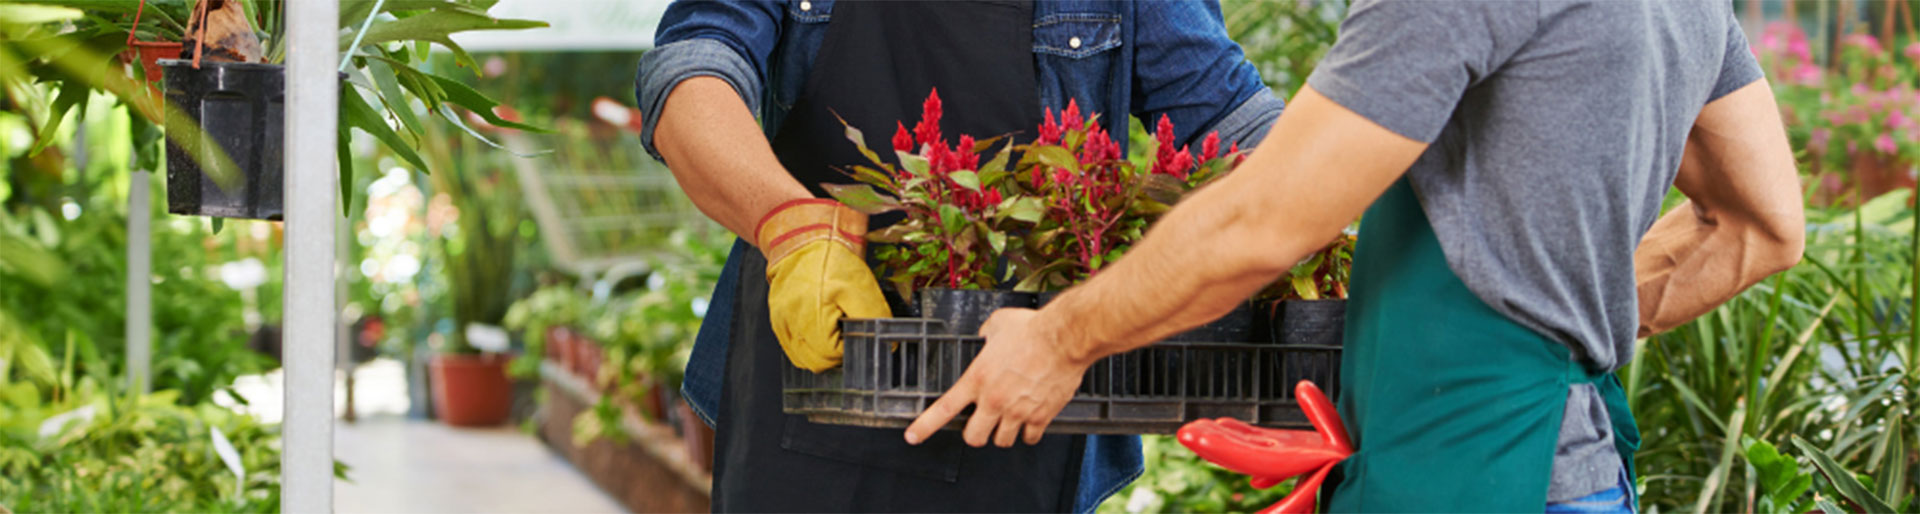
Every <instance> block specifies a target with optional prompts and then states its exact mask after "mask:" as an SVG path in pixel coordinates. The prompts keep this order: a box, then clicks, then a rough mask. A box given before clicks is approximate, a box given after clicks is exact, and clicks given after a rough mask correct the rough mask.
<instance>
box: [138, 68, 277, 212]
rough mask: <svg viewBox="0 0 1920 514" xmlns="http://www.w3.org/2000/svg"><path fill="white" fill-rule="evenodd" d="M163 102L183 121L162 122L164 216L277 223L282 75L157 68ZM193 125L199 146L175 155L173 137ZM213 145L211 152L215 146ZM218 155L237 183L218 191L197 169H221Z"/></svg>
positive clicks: (256, 70) (249, 70) (176, 141)
mask: <svg viewBox="0 0 1920 514" xmlns="http://www.w3.org/2000/svg"><path fill="white" fill-rule="evenodd" d="M160 66H161V67H162V68H164V69H165V70H166V71H165V75H166V85H167V88H166V94H167V100H168V101H169V102H172V103H173V104H174V105H176V106H178V107H179V108H180V110H181V111H183V112H185V114H186V118H187V119H179V118H171V119H168V120H167V125H168V126H167V133H168V134H169V135H170V136H169V137H168V138H167V212H170V213H173V214H181V215H188V216H211V217H219V218H246V219H261V220H279V219H281V216H282V208H281V203H282V202H281V199H282V197H283V194H282V188H284V187H285V181H284V179H283V175H282V169H283V166H282V164H283V163H282V161H281V158H282V156H283V155H284V153H285V152H283V148H282V146H283V143H284V138H283V136H282V134H283V132H282V126H283V123H282V117H283V116H284V113H285V112H286V100H285V97H286V93H285V91H286V69H285V68H284V67H282V66H279V65H272V64H253V63H232V62H202V63H200V65H199V66H198V67H195V66H194V63H193V62H192V61H188V60H179V59H170V60H162V61H160ZM185 122H191V123H196V124H198V125H199V128H200V130H201V131H202V133H204V134H205V136H206V138H205V139H204V140H201V142H200V143H199V144H194V143H186V144H189V145H191V146H195V147H196V148H182V147H181V146H180V145H181V144H183V143H181V142H180V140H179V138H177V137H174V135H178V134H182V133H184V131H188V130H190V129H188V128H187V127H180V126H176V124H178V123H185ZM208 143H213V144H217V145H218V146H217V147H216V146H214V145H213V144H208ZM216 150H224V151H225V152H226V156H227V157H228V158H230V159H231V161H230V162H231V163H232V165H233V166H234V169H233V170H232V175H233V176H235V177H237V178H238V180H237V181H236V183H234V184H230V185H229V186H230V187H222V185H221V184H219V183H218V182H216V181H215V180H214V178H213V177H211V176H209V174H207V173H205V171H204V170H203V168H202V166H203V165H208V166H211V165H214V164H213V163H217V162H220V161H219V154H218V153H216Z"/></svg>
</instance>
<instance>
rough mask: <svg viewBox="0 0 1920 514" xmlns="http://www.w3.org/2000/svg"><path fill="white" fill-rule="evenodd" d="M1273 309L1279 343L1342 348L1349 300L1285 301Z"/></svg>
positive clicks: (1274, 326) (1275, 337)
mask: <svg viewBox="0 0 1920 514" xmlns="http://www.w3.org/2000/svg"><path fill="white" fill-rule="evenodd" d="M1271 305H1272V306H1271V307H1270V308H1271V312H1272V313H1273V341H1274V342H1275V343H1278V344H1284V345H1305V346H1340V337H1341V335H1342V334H1343V333H1344V332H1345V330H1346V324H1347V301H1346V300H1285V301H1280V302H1274V303H1273V304H1271Z"/></svg>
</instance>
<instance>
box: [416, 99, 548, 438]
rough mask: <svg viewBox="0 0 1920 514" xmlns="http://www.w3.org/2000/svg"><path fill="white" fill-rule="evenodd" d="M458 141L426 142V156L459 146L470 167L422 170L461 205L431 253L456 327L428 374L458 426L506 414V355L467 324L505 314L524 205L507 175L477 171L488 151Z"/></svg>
mask: <svg viewBox="0 0 1920 514" xmlns="http://www.w3.org/2000/svg"><path fill="white" fill-rule="evenodd" d="M430 134H433V132H430ZM458 143H459V141H458V140H454V141H450V142H449V144H445V145H429V146H427V147H426V149H427V150H428V153H429V155H431V156H433V157H434V158H435V159H436V161H438V162H443V163H452V162H454V160H453V152H456V151H458V152H461V157H462V159H461V162H462V164H463V166H462V167H463V168H467V169H469V170H470V171H469V172H467V173H434V174H432V175H429V176H428V177H429V180H430V184H431V185H432V187H433V189H434V193H436V194H444V195H446V196H447V197H448V198H449V199H451V200H452V205H453V206H454V207H455V208H456V209H458V211H459V212H458V214H457V215H456V218H455V220H454V223H453V227H454V229H455V230H453V231H450V233H443V234H440V236H439V237H437V238H435V239H434V245H433V246H434V253H435V255H434V256H435V257H436V258H437V259H439V260H440V261H441V265H442V267H443V268H444V269H445V270H446V273H447V276H446V283H447V286H448V294H447V297H448V299H449V301H450V303H451V304H452V313H451V314H452V316H451V320H452V325H453V327H456V329H455V330H453V331H452V333H451V334H450V335H449V337H447V341H446V343H447V344H445V345H444V346H442V347H441V348H439V352H437V353H436V354H435V355H434V356H433V358H432V361H431V371H432V374H431V378H432V381H433V393H434V397H435V402H434V403H435V408H436V412H437V414H438V415H439V417H440V418H441V419H443V420H446V421H447V422H448V423H450V424H456V425H491V424H498V423H501V422H504V421H506V419H507V415H508V411H509V406H510V405H511V402H512V397H511V390H512V387H511V383H510V381H509V379H508V377H507V373H506V366H507V362H508V361H509V357H508V356H506V355H502V354H499V353H494V352H486V351H482V350H481V349H480V348H478V347H476V346H475V345H473V344H472V342H471V341H469V340H468V332H469V331H468V330H466V329H465V327H469V326H472V325H493V324H499V323H500V322H501V321H502V320H503V319H504V318H505V317H506V313H507V310H508V307H509V306H510V302H511V299H512V298H513V297H514V296H513V294H512V289H513V287H512V284H513V281H514V273H515V270H514V261H515V259H516V257H517V256H518V253H519V249H520V248H521V247H523V246H524V245H525V242H524V241H523V240H522V236H521V233H520V230H519V225H520V224H519V221H520V219H522V216H523V212H522V205H521V204H520V201H519V198H520V192H519V188H518V186H517V185H516V184H514V183H513V181H512V174H510V173H480V172H478V171H477V170H480V169H485V166H483V165H482V163H483V159H484V158H486V157H492V154H491V153H490V152H484V151H483V150H479V149H476V148H474V147H472V146H471V145H460V144H458ZM450 147H453V148H450ZM449 168H450V166H449Z"/></svg>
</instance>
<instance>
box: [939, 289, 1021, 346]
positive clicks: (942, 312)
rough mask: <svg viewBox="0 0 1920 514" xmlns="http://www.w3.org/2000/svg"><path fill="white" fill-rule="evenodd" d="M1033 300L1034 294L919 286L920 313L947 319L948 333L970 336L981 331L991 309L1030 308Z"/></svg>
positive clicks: (942, 319)
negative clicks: (921, 287) (922, 287)
mask: <svg viewBox="0 0 1920 514" xmlns="http://www.w3.org/2000/svg"><path fill="white" fill-rule="evenodd" d="M1035 301H1036V300H1035V295H1034V294H1033V293H1022V292H1015V291H983V290H977V289H941V288H935V289H922V290H920V315H921V316H922V317H927V318H933V319H937V320H940V321H944V322H946V323H947V330H949V331H950V333H953V334H963V335H973V334H978V333H980V325H981V324H982V323H986V322H987V317H988V316H992V315H993V311H996V310H1000V308H1002V307H1023V308H1032V307H1033V306H1034V304H1035Z"/></svg>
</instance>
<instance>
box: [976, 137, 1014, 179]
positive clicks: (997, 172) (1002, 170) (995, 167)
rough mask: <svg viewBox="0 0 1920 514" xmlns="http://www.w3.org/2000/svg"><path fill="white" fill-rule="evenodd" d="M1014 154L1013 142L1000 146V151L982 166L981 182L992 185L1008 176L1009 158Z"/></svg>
mask: <svg viewBox="0 0 1920 514" xmlns="http://www.w3.org/2000/svg"><path fill="white" fill-rule="evenodd" d="M1012 156H1013V144H1012V143H1008V144H1007V145H1006V146H1002V147H1000V153H998V154H994V156H993V159H990V160H988V161H987V163H986V164H983V165H981V166H980V184H981V185H983V186H988V187H991V186H993V185H994V184H999V183H1000V179H1002V178H1005V177H1006V176H1007V160H1008V159H1010V158H1012Z"/></svg>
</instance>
